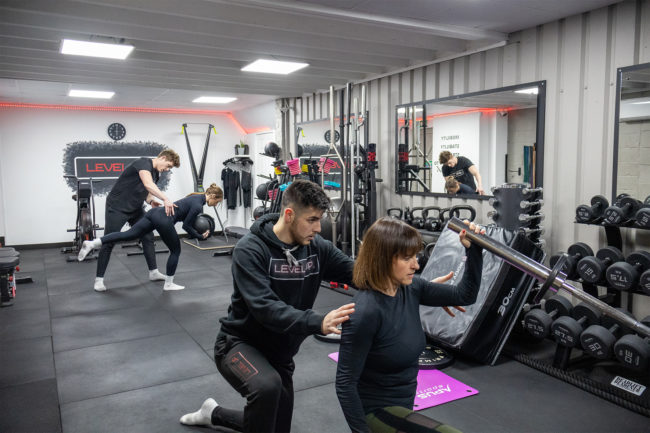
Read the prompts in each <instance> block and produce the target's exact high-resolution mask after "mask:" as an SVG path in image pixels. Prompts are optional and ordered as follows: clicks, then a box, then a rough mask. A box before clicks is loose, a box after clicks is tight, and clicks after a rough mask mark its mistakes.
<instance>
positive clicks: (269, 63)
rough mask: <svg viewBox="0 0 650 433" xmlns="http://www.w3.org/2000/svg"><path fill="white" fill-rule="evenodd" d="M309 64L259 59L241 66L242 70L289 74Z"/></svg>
mask: <svg viewBox="0 0 650 433" xmlns="http://www.w3.org/2000/svg"><path fill="white" fill-rule="evenodd" d="M307 66H309V63H297V62H282V61H280V60H264V59H257V60H255V61H254V62H253V63H251V64H248V65H246V66H244V67H243V68H241V70H242V71H246V72H263V73H267V74H282V75H287V74H290V73H292V72H295V71H297V70H299V69H302V68H306V67H307Z"/></svg>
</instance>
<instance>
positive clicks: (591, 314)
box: [571, 302, 602, 329]
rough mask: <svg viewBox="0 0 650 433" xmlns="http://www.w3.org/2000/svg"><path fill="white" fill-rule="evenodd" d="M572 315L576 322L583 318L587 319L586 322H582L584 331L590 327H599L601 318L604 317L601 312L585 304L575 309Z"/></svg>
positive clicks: (580, 304)
mask: <svg viewBox="0 0 650 433" xmlns="http://www.w3.org/2000/svg"><path fill="white" fill-rule="evenodd" d="M571 315H572V316H573V317H574V318H575V319H576V320H578V319H581V318H582V317H586V318H587V320H586V321H584V322H582V328H583V329H584V328H586V327H587V326H590V325H598V324H599V323H600V318H601V317H602V313H601V312H600V310H598V309H597V308H596V307H594V306H592V305H590V304H587V303H585V302H581V303H579V304H578V305H576V306H575V307H573V312H572V313H571Z"/></svg>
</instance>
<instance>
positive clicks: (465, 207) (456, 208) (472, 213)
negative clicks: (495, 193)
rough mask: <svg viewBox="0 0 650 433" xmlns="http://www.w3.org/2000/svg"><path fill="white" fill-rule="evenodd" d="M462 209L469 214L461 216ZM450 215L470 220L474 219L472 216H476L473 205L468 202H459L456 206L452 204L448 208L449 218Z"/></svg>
mask: <svg viewBox="0 0 650 433" xmlns="http://www.w3.org/2000/svg"><path fill="white" fill-rule="evenodd" d="M462 211H468V212H469V215H464V217H461V212H462ZM451 217H456V218H458V219H461V220H469V221H470V222H471V221H474V218H476V209H474V207H472V206H470V205H468V204H460V205H457V206H452V207H451V208H450V209H449V218H451Z"/></svg>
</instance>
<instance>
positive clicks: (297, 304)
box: [217, 214, 354, 362]
mask: <svg viewBox="0 0 650 433" xmlns="http://www.w3.org/2000/svg"><path fill="white" fill-rule="evenodd" d="M278 217H279V215H278V214H270V215H264V216H262V217H261V218H260V219H258V220H257V221H256V222H255V223H254V224H253V226H252V227H251V231H250V233H248V234H247V235H246V236H244V237H243V238H242V239H241V240H240V241H239V242H238V243H237V246H236V247H235V249H234V251H233V264H232V275H233V286H234V292H233V294H232V298H231V304H230V307H229V308H228V316H227V317H224V318H222V319H221V320H220V322H221V332H220V334H219V336H218V337H217V341H219V340H220V339H223V338H226V339H231V340H233V339H234V340H243V341H245V342H246V343H247V344H250V345H252V346H254V347H256V348H257V349H258V350H260V351H261V352H262V353H264V354H265V355H266V356H267V357H268V358H269V359H270V360H273V361H277V362H288V361H291V359H292V358H293V356H294V355H295V354H296V353H298V349H299V348H300V344H301V343H302V341H303V340H304V339H305V338H306V337H307V336H309V335H311V334H316V333H320V332H321V324H322V322H323V318H324V317H325V316H324V315H323V314H319V313H316V312H315V311H313V310H311V308H312V306H313V305H314V300H315V299H316V295H317V294H318V289H319V287H320V282H321V280H327V281H338V282H341V283H350V282H351V281H352V268H353V265H354V262H353V261H352V260H351V259H350V258H349V257H348V256H346V255H345V254H343V253H342V252H341V251H340V250H338V249H337V248H336V247H335V246H334V245H332V243H331V242H330V241H328V240H325V239H323V238H322V237H321V236H319V235H316V236H315V237H314V239H313V240H312V241H311V242H310V243H309V245H305V246H297V248H296V249H293V248H295V247H296V245H286V244H284V243H283V242H281V241H280V240H279V239H278V237H277V236H276V235H275V233H274V232H273V225H274V224H275V222H276V221H277V220H278ZM286 250H291V254H292V255H293V256H294V257H295V259H296V260H297V261H298V266H293V265H291V264H290V263H289V261H288V257H287V255H286V253H285V251H286Z"/></svg>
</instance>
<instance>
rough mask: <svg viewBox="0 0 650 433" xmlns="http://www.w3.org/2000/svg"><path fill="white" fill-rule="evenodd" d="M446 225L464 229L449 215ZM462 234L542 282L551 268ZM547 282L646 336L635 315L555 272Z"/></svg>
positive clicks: (647, 330)
mask: <svg viewBox="0 0 650 433" xmlns="http://www.w3.org/2000/svg"><path fill="white" fill-rule="evenodd" d="M447 228H449V229H451V230H453V231H455V232H456V233H460V232H461V231H462V230H463V229H466V228H467V225H466V224H464V223H463V222H462V221H461V220H460V219H458V218H456V217H453V218H452V219H451V220H449V223H448V224H447ZM466 233H467V234H466V237H467V238H468V239H469V240H470V241H471V242H473V243H475V244H476V245H478V246H480V247H481V248H483V249H484V250H487V251H489V252H491V253H492V254H494V255H495V256H497V257H499V258H501V259H503V260H504V261H506V262H507V263H508V264H510V265H512V266H514V267H515V268H517V269H519V270H520V271H522V272H524V273H526V274H528V275H530V276H532V277H534V278H535V279H537V280H539V281H542V282H543V281H546V280H547V279H548V278H549V275H550V274H551V270H550V269H549V268H547V267H546V266H544V265H542V264H540V263H537V262H536V261H535V260H532V259H531V258H530V257H528V256H526V255H524V254H522V253H520V252H519V251H517V250H514V249H512V248H510V247H509V246H507V245H504V244H502V243H501V242H498V241H495V240H494V239H492V238H490V237H488V236H486V235H481V234H476V233H474V232H471V231H469V230H467V232H466ZM551 285H552V286H553V287H555V288H557V289H562V290H565V291H567V292H569V293H571V294H572V295H573V296H575V297H576V298H578V299H580V300H581V301H583V302H585V303H587V304H589V305H591V306H593V307H596V308H597V309H598V310H599V311H600V312H602V313H603V314H605V315H606V316H609V317H611V318H613V319H615V320H616V321H618V322H619V323H621V324H623V325H624V326H626V327H627V328H629V329H630V330H632V331H634V332H636V333H638V334H641V335H643V336H645V337H650V328H648V327H647V326H645V325H644V324H642V323H641V322H639V321H638V320H636V319H635V318H633V317H630V316H628V315H627V314H624V313H623V312H621V311H619V310H617V309H616V308H614V307H611V306H610V305H607V304H606V303H604V302H603V301H601V300H599V299H596V298H594V297H593V296H591V295H589V294H587V293H585V292H583V291H582V290H580V289H578V288H576V287H573V286H572V285H571V284H569V283H567V282H566V280H564V279H563V278H561V277H560V276H559V275H558V276H557V277H555V279H554V280H553V282H552V283H551Z"/></svg>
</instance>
